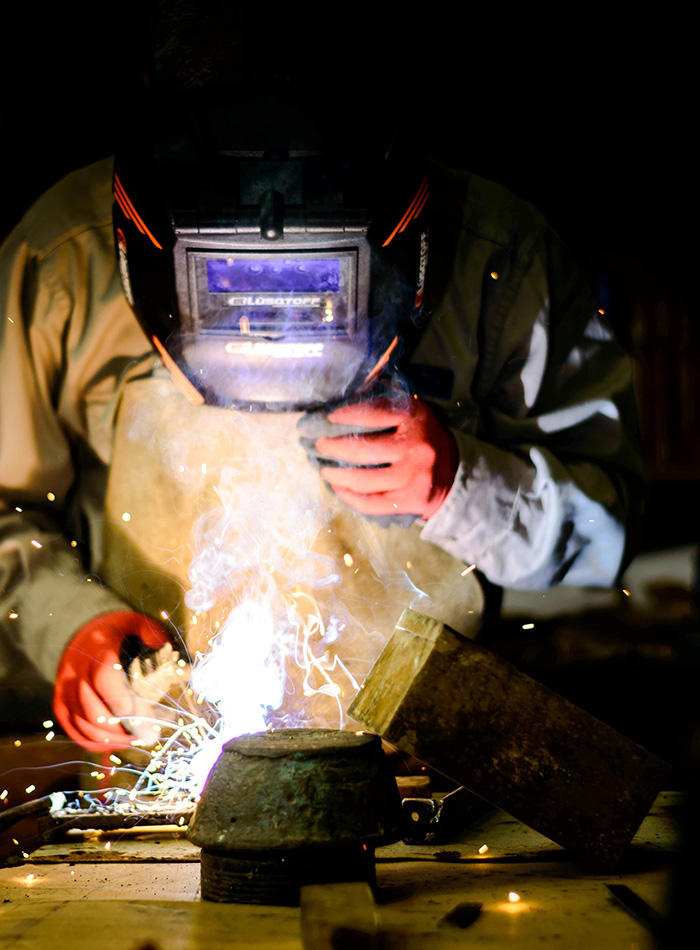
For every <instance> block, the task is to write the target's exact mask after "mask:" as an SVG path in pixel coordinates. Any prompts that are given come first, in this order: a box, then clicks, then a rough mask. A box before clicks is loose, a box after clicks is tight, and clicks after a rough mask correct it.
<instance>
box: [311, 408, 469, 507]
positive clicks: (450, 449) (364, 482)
mask: <svg viewBox="0 0 700 950" xmlns="http://www.w3.org/2000/svg"><path fill="white" fill-rule="evenodd" d="M322 418H325V421H326V426H327V431H325V432H323V434H322V435H321V436H320V438H319V436H318V435H317V434H316V433H314V435H315V436H316V438H315V442H314V453H315V455H316V458H317V459H318V460H319V462H320V464H321V468H320V474H321V477H322V478H323V479H325V480H326V481H327V483H328V484H329V486H330V488H331V489H332V490H333V492H334V493H335V494H336V495H337V496H338V498H340V499H341V501H344V502H345V503H346V504H348V505H349V506H350V507H351V508H354V509H355V510H356V511H359V512H360V513H361V514H363V515H364V516H365V517H370V518H382V519H390V523H393V520H394V519H395V518H399V519H411V520H413V519H414V518H423V519H424V520H426V521H427V520H428V519H429V518H431V517H432V516H433V515H434V514H435V513H436V512H437V511H438V510H439V509H440V507H441V506H442V504H443V502H444V501H445V499H446V498H447V495H448V494H449V492H450V489H451V488H452V484H453V481H454V478H455V474H456V472H457V466H458V463H459V456H458V453H457V446H456V444H455V440H454V437H453V436H452V434H451V433H450V431H449V430H448V429H447V428H445V426H443V425H442V423H441V422H440V421H439V420H438V419H437V417H436V416H435V414H434V413H433V411H432V410H431V409H430V407H429V406H428V405H427V403H425V402H423V401H422V400H420V399H419V398H418V396H417V395H413V396H410V395H408V394H406V393H404V392H400V391H398V390H397V391H389V392H387V393H385V394H382V395H380V396H378V397H375V396H370V397H367V398H365V399H363V400H362V401H360V402H356V403H348V404H346V405H343V406H338V407H337V408H335V409H333V411H332V412H330V413H328V415H327V416H325V417H322ZM307 438H308V435H307ZM307 451H308V449H307ZM409 524H410V522H409Z"/></svg>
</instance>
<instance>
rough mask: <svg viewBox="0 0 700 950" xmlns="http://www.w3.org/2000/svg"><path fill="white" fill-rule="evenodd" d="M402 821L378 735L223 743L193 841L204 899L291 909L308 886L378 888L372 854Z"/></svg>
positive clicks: (287, 735)
mask: <svg viewBox="0 0 700 950" xmlns="http://www.w3.org/2000/svg"><path fill="white" fill-rule="evenodd" d="M402 822H403V817H402V811H401V804H400V799H399V794H398V790H397V788H396V783H395V781H394V778H393V775H392V774H391V769H390V767H389V764H388V762H387V760H386V756H385V754H384V752H383V751H382V746H381V741H380V740H379V738H378V737H377V736H374V735H369V734H363V733H361V734H356V733H353V732H344V731H339V730H326V729H280V730H277V731H274V732H265V733H256V734H253V735H246V736H241V737H239V738H237V739H233V740H231V741H230V742H228V743H227V744H226V745H225V746H224V748H223V751H222V753H221V755H220V757H219V759H218V760H217V762H216V764H215V765H214V768H213V769H212V771H211V773H210V775H209V778H208V779H207V782H206V785H205V787H204V790H203V792H202V798H201V801H200V802H199V804H198V806H197V808H196V810H195V814H194V817H193V819H192V821H191V822H190V826H189V829H188V833H187V835H188V838H189V839H190V841H192V842H193V843H194V844H197V845H199V846H200V847H201V848H202V896H203V897H204V898H205V899H209V900H216V901H235V902H244V903H271V904H294V903H298V900H299V887H300V886H302V885H304V884H315V883H325V882H327V881H352V880H366V881H368V882H369V883H373V877H374V849H375V848H376V847H378V846H379V845H383V844H388V843H390V842H393V841H397V840H398V839H399V838H400V837H401V835H402Z"/></svg>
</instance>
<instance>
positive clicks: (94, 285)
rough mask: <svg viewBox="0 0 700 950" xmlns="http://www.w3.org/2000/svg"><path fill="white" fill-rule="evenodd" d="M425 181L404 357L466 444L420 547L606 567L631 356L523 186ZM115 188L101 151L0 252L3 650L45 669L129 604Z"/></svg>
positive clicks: (631, 422) (422, 528) (125, 332)
mask: <svg viewBox="0 0 700 950" xmlns="http://www.w3.org/2000/svg"><path fill="white" fill-rule="evenodd" d="M430 195H431V199H430V200H431V214H432V218H431V233H430V259H429V265H428V290H429V293H430V297H429V299H428V304H429V306H430V308H431V309H432V312H433V317H432V320H431V322H430V324H429V326H428V328H427V330H426V332H425V334H424V336H423V338H422V340H421V342H420V344H419V346H418V348H417V349H416V351H415V353H414V356H413V361H412V365H413V368H414V372H413V371H412V373H411V375H413V376H414V381H415V384H416V386H417V388H418V390H419V392H421V394H422V395H423V397H424V398H425V399H426V400H427V401H428V402H430V403H431V405H432V406H433V407H434V408H435V409H436V411H437V412H438V413H440V414H441V415H442V418H443V419H444V420H445V421H446V422H447V423H448V424H449V425H450V426H451V428H452V431H453V432H454V434H455V437H456V439H457V443H458V446H459V450H460V456H461V460H460V465H459V470H458V473H457V477H456V479H455V483H454V486H453V489H452V491H451V494H450V495H449V497H448V499H447V501H446V503H445V504H444V506H443V507H442V509H441V510H440V511H439V512H438V513H437V514H436V515H435V516H434V517H433V518H432V519H431V521H430V522H429V523H428V524H426V525H422V524H418V525H416V526H415V529H414V535H415V538H416V541H415V549H416V558H420V556H421V544H424V543H425V542H429V543H431V544H432V545H436V546H437V547H438V548H440V549H441V550H442V551H444V552H447V553H448V554H450V555H452V556H453V557H454V558H457V559H458V560H459V561H460V562H463V563H464V564H465V565H471V564H476V565H477V567H478V568H479V570H480V571H482V572H483V574H484V575H485V576H486V577H487V578H489V580H490V581H492V582H493V583H494V584H497V585H500V586H503V587H513V588H521V589H543V588H546V587H548V586H550V585H552V584H556V583H565V584H571V585H578V586H608V585H610V584H612V583H614V581H615V579H616V577H617V575H618V572H619V570H620V568H621V565H622V564H623V561H624V556H625V554H624V552H625V545H626V525H627V524H628V522H630V521H634V520H635V518H636V517H637V514H638V511H639V506H640V501H639V499H640V497H641V496H640V492H641V485H642V471H641V463H640V459H639V454H638V450H637V430H636V416H635V411H634V401H633V396H632V388H631V367H630V363H629V361H628V360H627V359H626V357H625V356H624V354H623V353H622V351H621V350H620V347H619V346H618V344H617V343H616V341H615V340H614V339H613V336H612V334H611V332H610V330H609V329H608V326H607V324H606V323H605V320H604V318H603V317H601V316H600V314H599V313H598V312H597V306H596V302H595V300H594V299H593V298H592V296H591V293H590V291H589V289H588V288H587V286H586V285H585V283H584V282H583V280H582V278H581V276H580V274H579V272H578V270H577V268H576V266H575V265H574V264H573V262H571V261H570V260H569V258H568V256H567V254H566V251H565V250H564V249H563V248H562V246H561V244H560V242H559V240H558V239H557V237H556V236H555V235H554V234H553V233H552V232H551V230H550V229H549V228H548V226H547V224H546V222H545V221H544V220H543V218H542V217H541V216H540V215H539V213H538V212H536V211H535V210H534V209H533V208H532V207H531V206H530V205H528V204H526V203H525V202H522V201H520V200H518V199H516V198H515V197H514V196H512V195H511V194H510V193H508V192H507V191H505V190H504V189H502V188H501V187H500V186H497V185H495V184H492V183H490V182H486V181H484V180H482V179H480V178H477V177H476V176H473V175H471V174H468V173H466V172H462V171H454V170H450V169H447V168H444V167H443V166H440V165H438V164H435V165H434V166H433V167H432V168H431V174H430ZM111 207H112V195H111V160H105V161H102V162H99V163H97V164H95V165H92V166H90V167H88V168H86V169H82V170H80V171H77V172H75V173H73V174H71V175H69V176H68V177H67V178H65V179H64V180H63V181H61V182H59V183H58V184H57V185H56V186H55V187H53V188H52V189H51V190H50V191H49V192H48V193H47V194H46V195H44V196H43V197H42V198H41V199H40V200H39V201H38V202H37V203H36V205H35V206H34V207H33V208H32V209H31V210H30V211H29V212H28V214H27V215H26V217H25V218H24V220H23V221H22V222H21V223H20V224H19V226H18V227H17V228H16V229H15V230H14V232H13V233H12V234H11V235H10V237H9V238H8V239H7V241H6V242H5V244H4V246H3V247H2V250H1V252H0V301H1V302H0V309H1V310H2V314H3V318H2V321H1V322H0V379H1V380H2V399H1V402H0V634H1V636H0V651H2V652H0V663H2V662H4V663H5V664H6V665H7V664H10V665H11V664H12V663H13V658H15V657H17V656H19V654H21V653H24V654H25V655H27V656H28V657H30V658H31V660H32V661H33V663H34V664H35V665H36V667H37V668H38V669H39V671H40V672H41V674H42V675H43V676H44V677H46V678H47V679H48V680H49V681H50V680H51V679H52V678H53V675H54V673H55V668H56V664H57V662H58V660H59V658H60V655H61V653H62V650H63V648H64V646H65V644H66V643H67V642H68V640H69V639H70V637H71V636H72V634H73V633H74V632H75V631H76V630H77V629H78V628H79V627H80V626H81V625H82V624H83V623H85V622H86V621H87V620H89V619H90V618H92V617H94V616H95V615H98V614H100V613H102V612H104V611H107V610H111V609H118V608H123V607H124V606H125V604H124V601H123V600H122V599H121V598H120V597H119V596H118V595H117V594H115V593H114V592H113V590H111V589H110V588H109V587H107V586H106V585H105V584H104V583H103V582H102V580H101V567H102V563H103V529H104V516H103V511H104V498H105V492H106V486H107V479H108V473H109V468H110V462H111V458H112V447H113V439H114V423H115V418H116V412H117V409H118V405H119V402H120V397H121V394H122V379H123V377H124V375H125V373H126V371H127V370H128V369H129V367H133V365H134V361H136V360H139V359H144V360H146V364H147V363H148V361H149V360H152V356H151V355H149V354H150V352H151V351H150V347H149V344H148V343H147V341H146V338H145V336H144V334H143V332H142V331H141V329H140V328H139V326H138V325H137V323H136V320H135V318H134V316H133V314H132V313H131V311H130V309H129V307H128V305H127V303H126V301H125V298H124V296H123V294H122V289H121V285H120V279H119V274H118V271H117V267H116V264H115V255H114V250H113V239H112V224H111ZM146 364H144V365H146ZM132 375H133V373H132ZM137 375H138V374H137ZM215 411H217V412H224V411H225V410H215ZM312 477H317V476H315V475H313V476H312ZM397 530H399V529H397ZM429 546H430V545H426V549H427V547H429Z"/></svg>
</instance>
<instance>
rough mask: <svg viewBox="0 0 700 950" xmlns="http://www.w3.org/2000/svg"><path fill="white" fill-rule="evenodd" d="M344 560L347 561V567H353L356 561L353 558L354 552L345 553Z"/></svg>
mask: <svg viewBox="0 0 700 950" xmlns="http://www.w3.org/2000/svg"><path fill="white" fill-rule="evenodd" d="M343 560H344V561H345V566H346V567H352V566H353V564H354V563H355V562H354V561H353V559H352V554H344V555H343Z"/></svg>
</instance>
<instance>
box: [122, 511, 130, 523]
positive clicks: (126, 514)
mask: <svg viewBox="0 0 700 950" xmlns="http://www.w3.org/2000/svg"><path fill="white" fill-rule="evenodd" d="M122 521H131V514H130V513H129V512H128V511H124V512H122Z"/></svg>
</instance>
